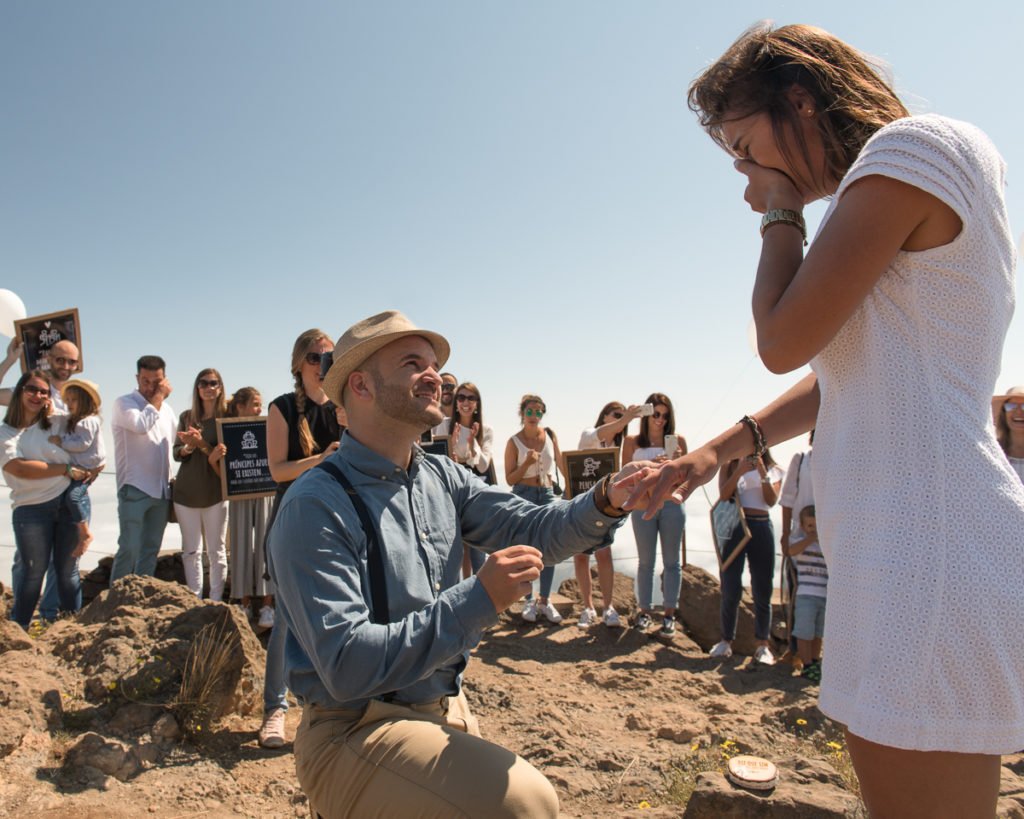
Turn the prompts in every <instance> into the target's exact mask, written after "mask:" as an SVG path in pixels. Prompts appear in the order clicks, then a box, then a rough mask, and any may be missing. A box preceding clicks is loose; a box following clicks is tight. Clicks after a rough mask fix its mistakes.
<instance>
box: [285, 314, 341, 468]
mask: <svg viewBox="0 0 1024 819" xmlns="http://www.w3.org/2000/svg"><path fill="white" fill-rule="evenodd" d="M320 339H326V340H327V341H330V342H331V345H332V346H333V345H334V342H333V341H332V340H331V337H330V336H329V335H327V333H325V332H324V331H323V330H318V329H317V328H315V327H314V328H313V329H311V330H306V332H304V333H302V334H301V335H299V337H298V338H297V339H295V343H294V344H293V345H292V377H293V378H294V379H295V408H296V409H297V410H298V416H299V421H298V431H299V446H300V447H302V455H303V457H306V458H308V457H309V456H310V455H313V454H314V453H316V452H319V450H320V447H319V446H318V445H317V442H316V440H315V439H314V438H313V431H312V430H311V429H310V428H309V421H307V420H306V401H307V400H308V399H307V398H306V388H305V387H304V386H303V384H302V362H303V361H304V360H305V358H306V353H308V352H309V351H310V349H311V348H312V347H313V345H314V344H316V343H317V342H318V341H320Z"/></svg>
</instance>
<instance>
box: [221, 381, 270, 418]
mask: <svg viewBox="0 0 1024 819" xmlns="http://www.w3.org/2000/svg"><path fill="white" fill-rule="evenodd" d="M262 397H263V396H262V395H260V391H259V390H258V389H256V388H255V387H239V388H238V389H237V390H235V394H234V395H232V396H231V400H230V401H228V408H227V411H226V412H225V413H224V414H225V415H227V416H228V417H229V418H238V417H239V415H238V413H239V412H240V408H241V407H242V405H243V404H251V403H252V401H253V399H254V398H262Z"/></svg>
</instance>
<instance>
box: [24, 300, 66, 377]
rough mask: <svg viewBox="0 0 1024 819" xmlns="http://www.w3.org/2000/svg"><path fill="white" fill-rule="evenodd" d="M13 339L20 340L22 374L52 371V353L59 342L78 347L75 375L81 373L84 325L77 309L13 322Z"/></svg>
mask: <svg viewBox="0 0 1024 819" xmlns="http://www.w3.org/2000/svg"><path fill="white" fill-rule="evenodd" d="M14 335H15V336H16V337H17V338H19V339H20V340H21V344H22V347H21V366H22V369H23V370H26V371H27V370H34V369H36V368H39V369H41V370H47V371H49V370H51V369H53V366H52V364H51V363H50V349H51V348H52V347H53V345H54V344H56V343H57V342H58V341H70V342H72V343H73V344H74V345H75V346H76V347H78V366H77V367H76V368H75V369H74V370H73V371H72V372H76V373H80V372H82V325H81V324H80V323H79V320H78V308H77V307H72V308H70V309H68V310H61V311H59V312H57V313H47V314H46V315H44V316H29V317H28V318H23V319H18V320H16V321H15V322H14Z"/></svg>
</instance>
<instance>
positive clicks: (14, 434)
mask: <svg viewBox="0 0 1024 819" xmlns="http://www.w3.org/2000/svg"><path fill="white" fill-rule="evenodd" d="M63 431H64V418H63V416H56V417H51V418H50V428H49V429H43V428H42V427H41V426H39V424H33V425H32V426H30V427H27V428H25V429H18V428H17V427H12V426H11V425H10V424H0V469H3V468H4V467H5V466H6V465H7V464H8V463H9V462H10V461H12V460H14V459H15V458H22V459H24V460H26V461H45V462H46V463H50V464H66V463H69V462H70V459H69V457H68V453H66V452H65V451H64V450H63V449H61V448H60V447H59V446H56V445H54V444H51V443H50V441H49V438H50V436H51V435H60V434H61V433H63ZM3 477H4V480H5V481H6V482H7V485H8V486H9V487H10V488H11V505H12V506H13V507H14V508H15V509H17V508H18V507H19V506H35V505H37V504H40V503H46V502H47V501H51V500H53V499H54V498H56V497H58V496H59V495H60V493H61V492H63V491H64V490H65V489H67V488H68V485H69V484H70V483H71V481H70V480H69V479H68V477H67V476H66V475H57V476H56V477H53V478H18V477H16V476H14V475H12V474H11V473H10V472H8V471H6V470H4V475H3Z"/></svg>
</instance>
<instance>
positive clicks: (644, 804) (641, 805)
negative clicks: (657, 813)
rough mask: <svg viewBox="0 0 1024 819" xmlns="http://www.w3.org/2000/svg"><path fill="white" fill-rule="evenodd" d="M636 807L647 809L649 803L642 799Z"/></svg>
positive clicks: (649, 805)
mask: <svg viewBox="0 0 1024 819" xmlns="http://www.w3.org/2000/svg"><path fill="white" fill-rule="evenodd" d="M637 807H638V808H640V810H648V809H649V808H650V807H651V803H650V802H648V801H647V800H646V799H644V800H642V801H641V802H640V804H639V805H637Z"/></svg>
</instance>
